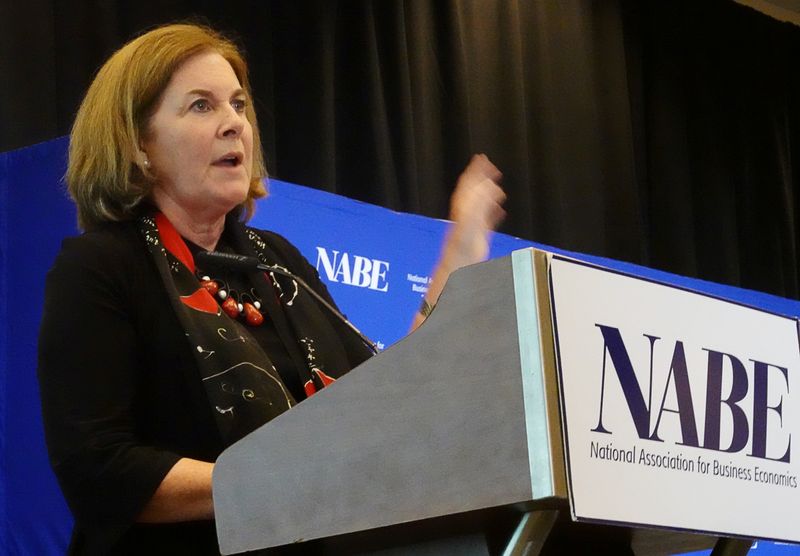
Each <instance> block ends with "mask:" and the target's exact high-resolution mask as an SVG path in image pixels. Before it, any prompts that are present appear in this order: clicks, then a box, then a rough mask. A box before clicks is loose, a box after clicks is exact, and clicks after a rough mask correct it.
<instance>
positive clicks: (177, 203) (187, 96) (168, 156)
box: [142, 52, 253, 221]
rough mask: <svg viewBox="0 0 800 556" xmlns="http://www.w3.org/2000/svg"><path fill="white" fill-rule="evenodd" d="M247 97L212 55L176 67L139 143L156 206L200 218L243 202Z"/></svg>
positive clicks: (249, 145) (249, 132)
mask: <svg viewBox="0 0 800 556" xmlns="http://www.w3.org/2000/svg"><path fill="white" fill-rule="evenodd" d="M248 102H250V99H248V98H246V96H245V92H244V91H243V90H242V87H241V84H240V83H239V79H238V78H237V77H236V74H235V73H234V71H233V68H232V67H231V65H230V64H229V63H228V62H227V61H226V60H225V59H224V58H223V57H222V56H220V55H219V54H218V53H216V52H202V53H199V54H196V55H194V56H192V57H191V58H189V59H188V60H186V62H184V63H183V64H182V65H181V66H180V67H179V68H178V70H177V71H176V72H175V73H174V74H173V75H172V78H171V79H170V82H169V84H168V85H167V88H166V89H165V90H164V92H163V94H162V95H161V99H160V100H159V104H158V106H157V108H156V111H155V113H154V114H153V116H152V117H151V118H150V125H149V127H148V130H147V134H146V139H145V141H144V142H143V145H142V150H143V151H144V153H145V155H146V156H147V158H148V160H149V162H150V170H151V172H152V173H153V174H154V175H155V178H156V185H155V187H154V189H153V200H154V202H155V204H156V206H158V207H159V208H160V209H161V210H165V208H166V207H167V206H169V208H170V209H172V210H175V209H178V210H181V211H183V212H185V213H186V214H187V215H188V216H190V217H192V218H195V219H197V220H199V221H202V220H205V219H215V218H219V217H220V216H222V215H224V214H226V213H227V212H229V211H230V210H231V209H233V208H234V207H235V206H236V205H239V204H241V203H242V202H244V200H245V199H246V198H247V192H248V190H249V188H250V177H251V173H252V164H253V128H252V127H251V125H250V122H249V121H248V120H247V117H246V116H245V106H246V103H248Z"/></svg>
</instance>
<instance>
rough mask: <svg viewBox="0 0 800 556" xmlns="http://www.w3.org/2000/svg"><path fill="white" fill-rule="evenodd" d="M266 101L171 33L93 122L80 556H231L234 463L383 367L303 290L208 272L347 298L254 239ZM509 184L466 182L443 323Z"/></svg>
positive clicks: (45, 368) (67, 295)
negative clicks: (266, 433)
mask: <svg viewBox="0 0 800 556" xmlns="http://www.w3.org/2000/svg"><path fill="white" fill-rule="evenodd" d="M251 99H252V95H251V92H250V86H249V82H248V78H247V67H246V65H245V62H244V60H243V58H242V56H241V54H240V53H239V51H238V50H237V48H236V47H235V46H234V45H233V44H232V43H231V42H230V41H228V40H227V39H225V38H224V37H221V36H220V35H219V34H217V33H216V32H214V31H212V30H210V29H207V28H203V27H199V26H195V25H170V26H166V27H161V28H158V29H155V30H153V31H150V32H148V33H146V34H144V35H142V36H140V37H138V38H137V39H135V40H133V41H131V42H130V43H128V44H127V45H125V46H124V47H123V48H122V49H120V50H119V51H118V52H116V53H115V54H114V55H113V56H112V57H111V58H110V59H109V60H108V61H107V62H106V64H105V65H104V66H103V67H102V68H101V70H100V71H99V73H98V74H97V77H96V78H95V80H94V82H93V83H92V85H91V87H90V88H89V91H88V92H87V95H86V98H85V99H84V101H83V103H82V105H81V108H80V110H79V112H78V115H77V117H76V120H75V124H74V127H73V132H72V136H71V141H70V159H69V169H68V172H67V182H68V186H69V191H70V193H71V195H72V197H73V199H74V200H75V203H76V205H77V208H78V220H79V223H80V225H81V227H82V228H84V230H85V233H84V234H83V235H82V236H80V237H78V238H73V239H69V240H66V241H65V242H64V244H63V246H62V251H61V253H60V254H59V256H58V258H57V260H56V262H55V264H54V267H53V269H52V270H51V271H50V273H49V275H48V280H47V291H46V299H45V312H44V319H43V323H42V329H41V337H40V345H39V350H40V356H39V378H40V385H41V393H42V404H43V412H44V421H45V432H46V435H47V442H48V449H49V451H50V458H51V462H52V465H53V468H54V470H55V472H56V475H57V477H58V479H59V482H60V484H61V488H62V490H63V492H64V495H65V497H66V499H67V501H68V503H69V506H70V508H71V510H72V512H73V515H74V517H75V521H76V523H75V531H74V534H73V539H72V543H71V547H70V550H71V552H72V553H75V554H94V553H153V552H172V553H177V552H179V553H187V554H204V553H209V554H215V553H217V552H218V548H217V544H216V536H215V531H214V525H213V503H212V496H211V474H212V470H213V462H214V461H215V459H216V458H217V456H218V455H219V454H220V452H221V451H222V450H223V449H224V448H225V447H227V446H228V445H230V444H231V443H232V442H234V441H235V440H237V439H239V438H241V437H242V436H244V435H245V434H247V433H248V432H250V431H252V430H254V429H255V428H257V427H258V426H260V425H261V424H263V423H265V422H267V421H269V420H270V419H271V418H273V417H275V416H276V415H278V414H280V413H281V412H283V411H286V410H287V409H289V408H290V407H291V406H292V405H294V404H295V403H297V402H298V401H300V400H302V399H304V398H305V397H307V396H308V395H311V394H313V392H315V391H316V390H318V389H319V388H322V387H324V386H325V385H326V384H328V383H330V382H331V381H333V380H335V379H336V378H337V377H339V376H341V375H342V374H344V373H346V372H347V371H348V370H350V369H351V368H353V367H354V366H356V365H358V364H359V363H360V362H362V361H363V360H364V359H366V358H367V357H369V356H370V355H371V353H370V351H369V350H368V349H367V347H366V346H365V345H364V343H363V342H362V341H361V340H360V339H359V338H358V337H356V336H355V335H354V334H353V333H352V332H351V331H350V330H348V329H347V328H346V327H345V326H343V325H342V324H341V323H340V322H339V321H338V320H337V319H335V318H334V317H332V315H331V314H330V313H329V312H327V311H326V310H325V309H323V308H322V307H321V306H320V305H319V304H318V303H317V302H316V301H315V300H314V299H312V297H311V296H309V295H308V294H306V293H305V292H303V291H302V290H298V289H297V288H296V284H295V283H294V282H293V281H292V280H289V279H285V278H280V277H278V278H276V277H275V276H272V275H270V276H266V275H265V274H263V273H250V274H246V273H245V274H240V273H236V272H226V271H219V270H216V269H212V268H205V269H201V268H198V265H197V264H196V262H195V255H197V254H198V253H199V252H201V251H204V250H218V251H226V252H231V253H239V254H246V255H252V256H257V257H259V258H260V259H261V260H262V261H263V262H265V263H269V264H273V265H278V266H281V267H284V268H286V269H288V270H289V271H291V272H293V273H294V274H295V275H297V276H299V277H300V278H302V279H303V280H305V281H306V282H308V283H309V284H310V285H311V286H312V288H314V289H315V290H316V291H317V292H318V293H319V294H320V295H322V296H323V297H325V298H327V299H329V300H330V296H329V295H328V293H327V291H326V289H325V287H324V285H323V284H322V283H321V282H320V280H319V277H318V276H317V274H316V271H315V270H314V269H313V267H311V266H310V265H309V264H308V262H307V261H306V260H305V259H304V258H303V257H302V256H301V255H300V254H299V252H298V251H297V250H296V249H295V248H294V247H293V246H292V245H290V244H289V243H288V242H287V241H286V240H285V239H283V238H282V237H280V236H278V235H276V234H272V233H269V232H265V231H259V230H253V229H250V228H246V227H245V226H244V225H243V224H242V220H246V219H247V217H248V216H249V215H250V213H251V212H252V210H253V203H254V200H255V199H257V198H259V197H262V196H264V195H265V191H264V189H263V185H262V178H263V177H264V176H265V175H266V173H265V169H264V163H263V159H262V154H261V144H260V140H259V133H258V126H257V123H256V116H255V111H254V110H253V107H252V103H251ZM498 178H499V173H498V172H497V170H496V168H494V166H492V165H491V163H490V162H489V161H488V160H487V159H486V158H485V157H483V156H480V157H475V158H474V159H473V161H472V162H471V163H470V165H469V167H468V168H467V170H466V171H465V172H464V174H463V175H462V176H461V178H460V179H459V184H458V185H457V188H456V192H455V193H454V195H453V199H452V206H451V213H452V214H451V216H452V217H453V218H454V219H455V220H456V224H455V226H454V227H453V228H452V230H451V231H450V233H449V235H448V240H447V242H446V244H445V247H444V249H443V253H442V258H441V261H440V264H439V267H438V269H437V270H436V273H435V282H434V284H432V287H431V289H430V290H429V292H428V297H427V299H426V303H425V305H426V306H430V304H433V303H435V300H436V298H437V297H438V294H439V292H440V291H441V288H442V285H443V282H444V280H445V279H446V277H447V275H448V274H449V272H450V271H451V270H453V269H455V268H457V267H459V266H462V265H463V264H467V263H471V262H475V261H477V260H480V259H482V258H483V257H485V255H486V250H487V245H488V244H487V239H486V238H487V233H488V230H490V229H492V228H493V227H494V226H495V224H496V223H497V222H498V221H499V219H500V218H501V217H502V215H503V211H502V208H500V204H501V203H502V201H503V199H504V194H503V193H502V190H500V188H499V187H498V186H497V184H496V183H495V181H496V180H497V179H498ZM330 301H331V302H332V300H330ZM421 320H422V316H421V315H420V316H418V318H417V320H416V321H415V326H416V325H418V324H419V322H421ZM67 330H71V331H73V333H72V334H69V335H68V334H66V333H65V332H66V331H67ZM276 449H280V447H277V446H276Z"/></svg>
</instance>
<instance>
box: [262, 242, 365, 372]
mask: <svg viewBox="0 0 800 556" xmlns="http://www.w3.org/2000/svg"><path fill="white" fill-rule="evenodd" d="M260 233H261V235H262V237H264V239H265V241H267V243H268V245H271V246H272V247H274V248H275V250H276V251H277V252H278V253H279V254H280V256H281V257H283V258H285V259H286V261H287V263H288V264H287V267H288V268H289V270H290V271H292V272H293V273H294V274H296V275H297V276H299V277H300V278H302V279H303V280H304V281H305V282H306V283H307V284H308V285H309V286H310V287H311V288H312V289H313V290H314V291H315V292H317V293H318V294H319V295H321V296H322V297H323V298H324V299H325V300H326V301H327V302H328V303H330V304H331V305H333V306H334V307H336V310H337V311H339V312H341V310H340V309H339V307H338V305H336V302H335V301H334V299H333V297H332V296H331V294H330V292H329V291H328V288H327V287H326V286H325V283H324V282H323V281H322V279H320V277H319V272H317V269H316V268H314V267H313V266H312V265H311V263H309V262H308V259H306V258H305V257H304V256H303V254H302V253H300V251H299V250H298V249H297V247H295V246H294V245H292V244H291V243H290V242H289V240H287V239H286V238H285V237H283V236H281V235H279V234H276V233H274V232H265V231H260ZM323 311H324V312H325V314H326V315H327V316H328V320H329V322H330V323H331V326H333V327H334V328H335V329H336V332H337V335H338V336H339V338H340V340H341V342H342V345H343V346H344V348H345V352H346V353H347V358H348V360H349V361H350V365H351V367H350V368H353V367H355V366H357V365H360V364H361V363H363V362H364V361H366V360H367V359H369V358H370V357H372V355H374V354H373V353H372V351H371V350H370V349H369V348H368V347H367V346H366V345H365V344H364V342H363V341H362V340H361V338H359V337H358V336H357V335H356V334H355V333H353V331H352V330H350V329H349V328H348V327H347V326H346V325H345V324H344V323H342V322H341V321H340V320H339V319H337V318H336V317H335V316H333V315H331V314H328V311H327V309H323ZM353 324H355V326H356V327H358V324H357V323H353Z"/></svg>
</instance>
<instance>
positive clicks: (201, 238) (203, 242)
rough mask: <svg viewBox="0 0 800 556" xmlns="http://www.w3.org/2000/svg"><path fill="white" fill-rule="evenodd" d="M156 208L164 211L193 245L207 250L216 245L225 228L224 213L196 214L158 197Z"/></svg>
mask: <svg viewBox="0 0 800 556" xmlns="http://www.w3.org/2000/svg"><path fill="white" fill-rule="evenodd" d="M158 201H160V202H156V206H157V207H158V209H159V210H160V211H161V212H163V213H164V216H166V217H167V218H168V219H169V221H170V222H171V223H172V225H173V226H174V227H175V230H176V231H177V232H178V233H179V234H180V235H181V236H183V237H184V238H186V239H188V240H189V241H191V242H192V243H194V244H195V245H198V246H200V247H202V248H203V249H206V250H208V251H213V250H214V249H215V248H216V247H217V243H218V242H219V238H220V237H221V236H222V232H223V230H224V229H225V215H224V214H222V215H199V216H198V215H197V214H195V213H193V212H190V211H188V210H186V209H185V208H184V207H182V206H180V205H178V204H175V203H172V202H169V201H166V202H165V200H164V199H159V200H158Z"/></svg>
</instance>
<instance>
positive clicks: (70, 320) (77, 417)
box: [38, 235, 180, 544]
mask: <svg viewBox="0 0 800 556" xmlns="http://www.w3.org/2000/svg"><path fill="white" fill-rule="evenodd" d="M121 247H122V248H123V250H124V245H120V242H118V241H117V242H115V241H110V240H108V238H103V237H100V238H97V237H92V236H86V235H85V236H82V237H81V238H76V239H72V240H66V241H65V242H64V244H63V245H62V250H61V252H60V254H59V255H58V258H57V259H56V262H55V264H54V266H53V268H52V269H51V270H50V272H49V273H48V276H47V284H46V290H45V304H44V315H43V319H42V326H41V330H40V336H39V368H38V375H39V386H40V391H41V399H42V411H43V417H44V427H45V435H46V440H47V448H48V451H49V454H50V461H51V464H52V466H53V470H54V471H55V474H56V476H57V478H58V481H59V483H60V485H61V489H62V492H63V493H64V496H65V498H66V500H67V503H68V504H69V507H70V509H71V510H72V513H73V516H74V517H75V520H76V525H77V526H78V528H79V529H81V530H83V531H85V532H86V533H87V534H88V536H90V537H95V539H96V540H97V539H100V538H102V539H105V541H106V544H110V543H113V542H114V541H115V540H116V539H117V538H118V537H119V536H120V535H121V534H122V533H123V532H124V531H125V530H126V529H127V528H128V527H129V526H130V525H131V524H132V523H133V522H134V520H135V519H136V517H137V516H138V515H139V513H140V512H141V510H142V509H143V507H144V505H145V504H146V503H147V501H148V500H149V499H150V498H151V497H152V495H153V493H154V492H155V490H156V488H157V487H158V485H159V484H160V483H161V481H162V479H163V478H164V476H165V475H166V474H167V472H168V471H169V470H170V469H171V468H172V466H173V465H175V463H176V462H177V461H178V459H180V457H179V456H178V455H176V454H174V453H170V452H167V451H163V450H159V449H155V448H153V447H149V446H143V445H141V444H140V443H139V442H138V440H137V434H136V427H135V419H134V416H133V403H134V399H135V396H136V392H137V384H138V381H139V380H140V375H141V372H140V371H139V369H140V367H139V356H138V353H137V334H136V332H135V329H134V326H133V324H132V322H133V319H132V317H131V315H132V310H133V307H135V302H134V301H133V300H132V299H130V274H129V273H130V272H136V271H137V269H132V268H128V267H126V261H129V260H130V257H127V258H126V256H125V253H124V252H120V249H121ZM128 266H130V265H128ZM139 271H140V269H139ZM101 544H102V543H101Z"/></svg>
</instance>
